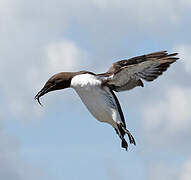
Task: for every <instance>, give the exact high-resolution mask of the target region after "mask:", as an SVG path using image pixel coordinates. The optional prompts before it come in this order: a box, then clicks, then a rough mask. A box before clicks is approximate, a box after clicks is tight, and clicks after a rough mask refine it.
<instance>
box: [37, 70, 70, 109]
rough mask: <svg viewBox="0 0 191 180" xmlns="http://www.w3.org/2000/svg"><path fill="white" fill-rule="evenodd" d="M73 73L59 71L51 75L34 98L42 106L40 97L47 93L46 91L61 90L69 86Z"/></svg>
mask: <svg viewBox="0 0 191 180" xmlns="http://www.w3.org/2000/svg"><path fill="white" fill-rule="evenodd" d="M72 77H73V73H71V72H61V73H58V74H55V75H54V76H52V77H51V78H50V79H49V80H48V81H47V82H46V83H45V85H44V87H43V88H42V89H41V90H40V91H39V92H38V93H37V95H36V96H35V100H37V101H38V103H39V104H40V105H41V106H42V104H41V102H40V97H41V96H43V95H45V94H47V93H48V92H51V91H55V90H61V89H65V88H69V87H70V83H71V79H72Z"/></svg>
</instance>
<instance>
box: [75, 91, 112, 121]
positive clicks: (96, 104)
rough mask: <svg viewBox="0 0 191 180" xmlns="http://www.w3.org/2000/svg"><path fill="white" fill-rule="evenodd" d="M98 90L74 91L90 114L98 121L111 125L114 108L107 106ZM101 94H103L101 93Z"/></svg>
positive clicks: (104, 98)
mask: <svg viewBox="0 0 191 180" xmlns="http://www.w3.org/2000/svg"><path fill="white" fill-rule="evenodd" d="M99 91H100V90H99V89H98V88H95V89H92V90H91V91H87V90H83V89H81V90H79V89H78V90H76V92H77V93H78V95H79V96H80V98H81V99H82V101H83V103H84V104H85V105H86V107H87V109H88V110H89V111H90V113H91V114H92V115H93V116H94V117H95V118H96V119H97V120H99V121H101V122H107V123H109V124H111V125H113V123H115V122H114V120H113V118H112V114H113V111H114V110H115V109H114V107H113V108H111V107H110V106H108V103H110V102H108V103H107V100H106V97H105V96H104V94H100V92H99ZM102 93H103V92H102Z"/></svg>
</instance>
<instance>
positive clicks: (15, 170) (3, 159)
mask: <svg viewBox="0 0 191 180" xmlns="http://www.w3.org/2000/svg"><path fill="white" fill-rule="evenodd" d="M1 122H2V121H1ZM19 150H20V143H19V141H18V139H17V138H15V137H13V136H10V135H8V134H7V133H6V132H5V131H4V130H3V128H2V124H1V127H0V179H6V180H12V179H14V180H25V179H29V180H32V179H37V180H38V179H44V177H45V176H44V172H43V170H42V169H40V168H35V167H32V166H31V165H28V164H27V163H26V162H25V161H24V160H22V158H21V156H20V153H19Z"/></svg>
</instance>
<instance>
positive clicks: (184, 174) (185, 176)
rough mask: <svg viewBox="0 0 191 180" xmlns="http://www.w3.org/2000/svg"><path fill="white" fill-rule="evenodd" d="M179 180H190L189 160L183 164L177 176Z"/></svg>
mask: <svg viewBox="0 0 191 180" xmlns="http://www.w3.org/2000/svg"><path fill="white" fill-rule="evenodd" d="M179 177H180V178H179V179H180V180H190V178H191V159H188V160H187V161H186V162H184V164H183V166H182V168H181V172H180V175H179Z"/></svg>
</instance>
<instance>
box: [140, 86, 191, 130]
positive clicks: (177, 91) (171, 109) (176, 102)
mask: <svg viewBox="0 0 191 180" xmlns="http://www.w3.org/2000/svg"><path fill="white" fill-rule="evenodd" d="M190 107H191V88H188V89H187V88H180V87H176V88H169V89H168V91H167V92H165V95H163V96H162V97H161V98H160V99H158V101H157V102H155V103H152V102H149V103H148V104H146V105H145V106H144V109H143V116H144V122H145V126H146V127H147V128H148V129H155V128H158V127H159V126H160V125H161V123H162V124H165V127H164V128H165V129H167V130H168V131H169V132H173V133H177V131H184V130H185V129H186V130H187V128H188V127H189V126H190V125H191V123H190V120H191V111H190Z"/></svg>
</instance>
